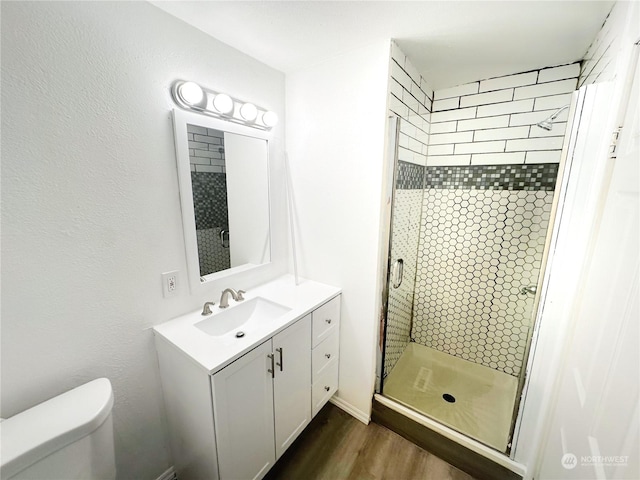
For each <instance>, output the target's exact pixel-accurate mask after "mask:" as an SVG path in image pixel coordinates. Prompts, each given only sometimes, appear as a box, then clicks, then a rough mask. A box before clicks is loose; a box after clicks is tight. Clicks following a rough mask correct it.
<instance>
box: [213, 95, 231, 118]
mask: <svg viewBox="0 0 640 480" xmlns="http://www.w3.org/2000/svg"><path fill="white" fill-rule="evenodd" d="M213 108H215V109H216V110H217V111H218V112H220V113H222V114H224V115H226V114H228V113H231V112H233V100H232V99H231V97H230V96H229V95H227V94H226V93H219V94H217V95H216V96H215V97H213Z"/></svg>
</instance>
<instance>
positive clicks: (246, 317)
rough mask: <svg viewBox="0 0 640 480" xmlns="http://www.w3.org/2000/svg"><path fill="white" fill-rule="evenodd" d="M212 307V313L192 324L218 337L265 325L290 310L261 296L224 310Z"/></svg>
mask: <svg viewBox="0 0 640 480" xmlns="http://www.w3.org/2000/svg"><path fill="white" fill-rule="evenodd" d="M213 308H214V309H215V310H217V311H216V312H215V313H214V314H213V315H211V316H210V317H208V318H207V319H205V320H202V321H200V322H198V323H196V324H194V326H195V327H197V328H199V329H200V330H202V331H203V332H204V333H206V334H208V335H211V336H214V337H220V336H222V335H226V334H227V333H229V332H232V331H233V332H235V333H238V332H240V331H243V333H246V332H244V330H253V329H254V328H256V327H262V326H265V325H266V324H269V323H270V322H272V321H273V320H276V319H277V318H279V317H281V316H282V315H284V314H285V313H287V312H288V311H290V310H291V309H290V308H289V307H285V306H284V305H280V304H278V303H274V302H272V301H270V300H266V299H264V298H262V297H256V298H252V299H251V300H244V301H243V302H241V303H238V304H237V305H233V306H231V307H229V308H227V309H225V310H222V309H218V307H217V306H215V307H213Z"/></svg>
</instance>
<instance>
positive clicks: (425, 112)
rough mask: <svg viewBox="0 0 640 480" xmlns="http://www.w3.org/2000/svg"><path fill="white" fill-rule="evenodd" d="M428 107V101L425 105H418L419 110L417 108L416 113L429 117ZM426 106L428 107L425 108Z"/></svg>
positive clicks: (429, 103) (429, 110)
mask: <svg viewBox="0 0 640 480" xmlns="http://www.w3.org/2000/svg"><path fill="white" fill-rule="evenodd" d="M430 105H431V102H430V101H427V102H426V105H420V108H418V113H419V114H420V115H429V114H430V113H431V107H430ZM427 106H429V107H427Z"/></svg>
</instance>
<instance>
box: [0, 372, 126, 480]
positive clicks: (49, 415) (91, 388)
mask: <svg viewBox="0 0 640 480" xmlns="http://www.w3.org/2000/svg"><path fill="white" fill-rule="evenodd" d="M112 407H113V390H112V389H111V382H109V380H108V379H106V378H99V379H97V380H93V381H92V382H89V383H86V384H84V385H82V386H80V387H77V388H74V389H73V390H70V391H68V392H66V393H63V394H62V395H58V396H57V397H55V398H52V399H51V400H47V401H46V402H44V403H41V404H40V405H36V406H35V407H33V408H30V409H29V410H25V411H24V412H22V413H19V414H17V415H14V416H13V417H11V418H8V419H6V420H4V421H2V422H0V479H1V480H9V479H11V480H18V479H46V480H54V479H55V480H89V479H92V480H93V479H100V480H102V479H104V480H107V479H109V480H113V479H114V478H115V477H116V465H115V454H114V449H113V420H112V417H111V409H112Z"/></svg>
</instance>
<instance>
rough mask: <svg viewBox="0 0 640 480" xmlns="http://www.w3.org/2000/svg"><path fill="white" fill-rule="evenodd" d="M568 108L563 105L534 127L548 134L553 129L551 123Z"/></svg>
mask: <svg viewBox="0 0 640 480" xmlns="http://www.w3.org/2000/svg"><path fill="white" fill-rule="evenodd" d="M567 108H569V105H565V106H564V107H560V108H559V109H558V110H556V111H555V112H553V113H552V114H551V115H549V117H548V118H545V119H544V120H542V121H541V122H538V123H536V127H540V128H542V129H543V130H546V131H547V132H550V131H551V129H552V128H553V121H554V120H555V119H556V118H557V117H558V115H560V114H561V113H562V112H563V111H565V110H566V109H567Z"/></svg>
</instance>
